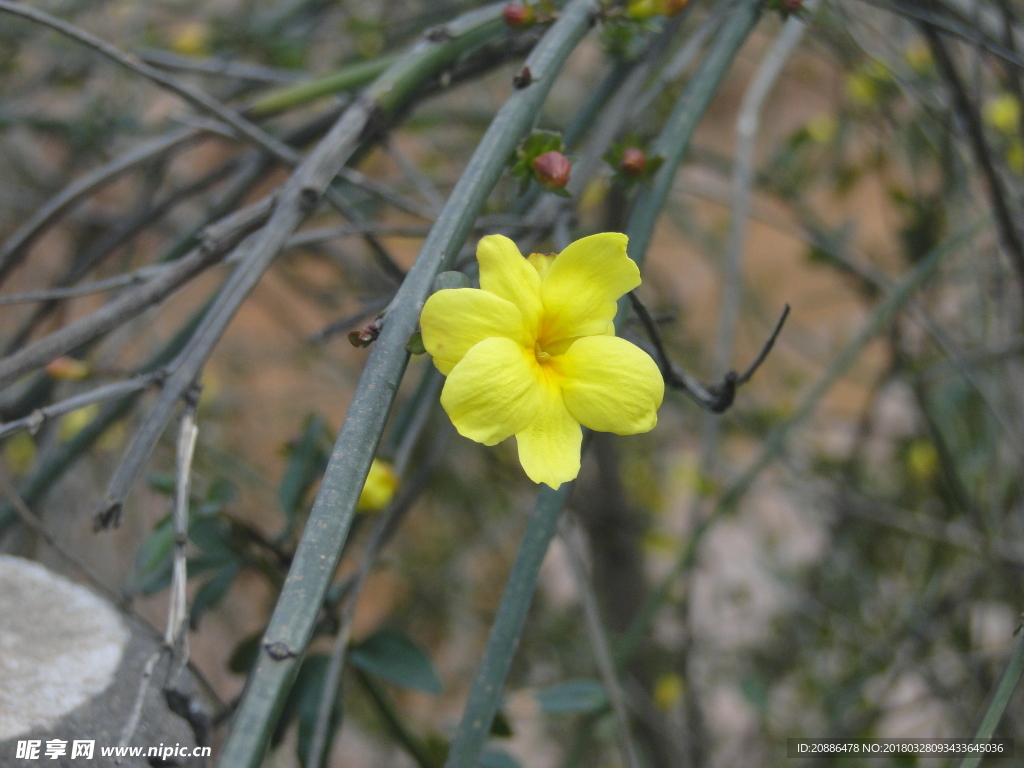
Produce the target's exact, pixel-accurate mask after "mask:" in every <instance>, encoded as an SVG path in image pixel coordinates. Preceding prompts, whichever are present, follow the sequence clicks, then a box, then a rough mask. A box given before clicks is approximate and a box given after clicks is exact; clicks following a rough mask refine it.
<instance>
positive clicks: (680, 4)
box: [664, 0, 800, 16]
mask: <svg viewBox="0 0 1024 768" xmlns="http://www.w3.org/2000/svg"><path fill="white" fill-rule="evenodd" d="M797 2H800V0H797ZM689 4H690V0H665V11H664V13H665V15H666V16H675V15H676V14H677V13H682V12H683V9H685V8H686V6H687V5H689Z"/></svg>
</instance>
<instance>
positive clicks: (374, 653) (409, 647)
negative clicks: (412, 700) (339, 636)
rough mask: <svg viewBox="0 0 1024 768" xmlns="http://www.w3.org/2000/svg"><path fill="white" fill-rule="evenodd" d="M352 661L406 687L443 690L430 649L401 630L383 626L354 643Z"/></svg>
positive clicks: (427, 690) (368, 670) (436, 691)
mask: <svg viewBox="0 0 1024 768" xmlns="http://www.w3.org/2000/svg"><path fill="white" fill-rule="evenodd" d="M349 661H351V662H352V663H353V664H354V665H355V666H357V667H358V668H359V669H361V670H363V671H364V672H368V673H370V674H372V675H377V676H378V677H382V678H384V679H385V680H390V681H391V682H393V683H395V684H396V685H400V686H402V687H403V688H414V689H416V690H418V691H426V692H427V693H433V694H435V695H436V694H439V693H441V679H440V678H439V677H438V676H437V672H435V671H434V664H433V662H431V661H430V657H429V656H428V655H427V653H426V651H424V650H423V649H422V648H421V647H420V646H419V645H417V644H416V643H414V642H413V641H412V640H410V639H409V637H407V636H406V635H405V634H403V633H402V632H399V631H398V630H395V629H382V630H380V631H379V632H377V633H375V634H373V635H371V636H370V637H368V638H366V640H364V641H363V642H361V643H359V644H358V645H354V646H352V649H351V650H350V651H349Z"/></svg>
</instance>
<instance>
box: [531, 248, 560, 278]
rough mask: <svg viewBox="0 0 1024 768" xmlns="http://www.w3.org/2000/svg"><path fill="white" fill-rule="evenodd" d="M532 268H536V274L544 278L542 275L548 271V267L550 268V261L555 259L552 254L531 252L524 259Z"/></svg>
mask: <svg viewBox="0 0 1024 768" xmlns="http://www.w3.org/2000/svg"><path fill="white" fill-rule="evenodd" d="M526 260H527V261H528V262H530V264H532V265H533V268H534V269H536V270H537V274H538V275H540V278H541V280H543V279H544V275H546V274H547V273H548V269H550V268H551V263H552V262H553V261H554V260H555V256H554V254H552V255H551V256H545V255H544V254H543V253H531V254H530V255H529V257H528V258H527V259H526Z"/></svg>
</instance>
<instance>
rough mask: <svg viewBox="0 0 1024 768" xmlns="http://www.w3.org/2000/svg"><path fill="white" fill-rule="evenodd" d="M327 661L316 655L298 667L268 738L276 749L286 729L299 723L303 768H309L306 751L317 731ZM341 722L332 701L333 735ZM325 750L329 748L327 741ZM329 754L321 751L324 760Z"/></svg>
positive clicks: (299, 748) (327, 750)
mask: <svg viewBox="0 0 1024 768" xmlns="http://www.w3.org/2000/svg"><path fill="white" fill-rule="evenodd" d="M329 664H330V658H328V656H327V655H326V654H322V653H317V654H313V655H311V656H307V657H306V659H305V660H304V661H303V662H302V666H300V667H299V674H298V675H297V676H296V678H295V683H294V685H292V689H291V691H289V693H288V698H287V699H285V702H284V706H283V707H282V708H281V715H280V716H279V718H278V721H277V726H276V727H275V729H274V734H273V736H272V737H271V741H270V744H271V747H276V746H277V745H278V744H279V743H280V742H281V740H282V739H283V738H284V735H285V732H286V731H287V730H288V726H289V725H291V723H292V721H293V720H295V718H296V717H298V719H299V743H298V753H299V760H300V761H301V763H302V765H303V766H304V768H309V763H308V759H309V748H310V746H311V742H312V741H313V730H314V728H315V727H316V718H317V713H318V712H319V709H320V696H321V693H322V692H323V688H324V678H325V677H326V676H327V667H328V665H329ZM340 720H341V710H340V708H339V707H338V705H337V700H335V706H334V709H333V710H332V711H331V728H330V733H331V734H333V733H334V731H335V730H336V729H337V727H338V723H339V722H340ZM327 746H328V747H330V738H328V743H327ZM329 753H330V749H329V748H328V749H325V750H324V758H326V757H327V755H328V754H329Z"/></svg>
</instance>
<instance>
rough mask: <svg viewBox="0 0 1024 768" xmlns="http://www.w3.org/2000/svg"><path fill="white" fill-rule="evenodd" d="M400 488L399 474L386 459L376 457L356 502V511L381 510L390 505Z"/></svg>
mask: <svg viewBox="0 0 1024 768" xmlns="http://www.w3.org/2000/svg"><path fill="white" fill-rule="evenodd" d="M396 488H398V475H396V474H395V471H394V469H392V468H391V465H390V464H389V463H388V462H386V461H381V460H380V459H374V460H373V463H372V464H370V472H369V474H368V475H367V476H366V482H365V483H364V484H363V490H362V492H361V493H360V494H359V501H358V502H356V512H379V511H380V510H382V509H384V507H386V506H387V505H388V502H389V501H391V497H392V496H394V495H395V489H396Z"/></svg>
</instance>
